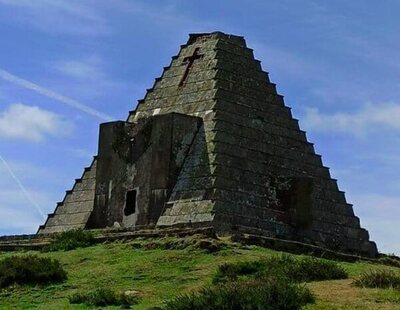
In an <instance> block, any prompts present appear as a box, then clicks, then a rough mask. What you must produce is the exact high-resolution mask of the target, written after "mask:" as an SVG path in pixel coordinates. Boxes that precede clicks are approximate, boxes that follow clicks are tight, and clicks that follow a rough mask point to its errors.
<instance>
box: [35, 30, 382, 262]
mask: <svg viewBox="0 0 400 310" xmlns="http://www.w3.org/2000/svg"><path fill="white" fill-rule="evenodd" d="M112 226H117V227H121V226H122V227H129V228H139V227H146V228H148V227H160V228H161V227H170V226H213V227H214V228H215V230H216V231H217V232H219V233H230V232H231V233H232V232H244V233H246V232H247V233H252V234H258V235H263V236H268V237H275V238H282V239H287V240H296V241H301V242H304V243H309V244H314V245H318V246H322V247H325V248H329V249H333V250H336V251H340V252H345V253H355V254H361V255H366V256H375V255H376V254H377V249H376V245H375V243H374V242H371V241H369V235H368V232H367V231H366V230H365V229H363V228H361V227H360V221H359V219H358V217H356V216H355V215H354V213H353V208H352V205H350V204H348V203H347V202H346V198H345V195H344V192H342V191H340V190H339V189H338V185H337V182H336V180H335V179H332V178H331V176H330V173H329V168H327V167H325V166H324V165H323V164H322V161H321V156H320V155H317V154H316V153H315V151H314V147H313V144H312V143H310V142H308V141H307V138H306V134H305V132H304V131H302V130H300V128H299V125H298V120H296V119H294V118H293V117H292V114H291V109H290V108H289V107H287V106H285V104H284V101H283V97H282V96H281V95H279V94H278V93H277V92H276V87H275V84H273V83H271V82H270V81H269V78H268V74H267V73H266V72H264V71H262V68H261V65H260V61H258V60H256V59H254V55H253V51H252V50H251V49H250V48H248V47H247V46H246V42H245V40H244V38H243V37H239V36H234V35H227V34H224V33H221V32H213V33H204V34H191V35H190V36H189V40H188V42H187V43H186V44H185V45H182V46H181V49H180V51H179V53H178V55H177V56H174V57H172V61H171V64H170V65H169V66H168V67H165V68H164V72H163V73H162V76H161V77H159V78H157V79H156V80H155V83H154V86H153V87H152V88H151V89H148V90H147V93H146V96H145V98H144V99H142V100H139V102H138V105H137V108H136V110H135V111H131V112H130V113H129V117H128V119H127V121H126V122H123V121H117V122H111V123H105V124H102V125H101V126H100V138H99V151H98V156H96V157H95V159H94V160H93V162H92V164H91V166H90V167H89V168H86V169H85V173H84V174H83V177H82V178H81V179H78V180H77V181H76V184H75V185H74V187H73V189H72V190H70V191H67V195H66V197H65V198H64V200H63V201H62V202H60V203H58V205H57V208H56V210H55V212H54V214H51V215H49V218H48V220H47V221H46V223H45V224H44V225H42V226H41V227H40V228H39V233H51V232H57V231H64V230H68V229H73V228H105V227H112Z"/></svg>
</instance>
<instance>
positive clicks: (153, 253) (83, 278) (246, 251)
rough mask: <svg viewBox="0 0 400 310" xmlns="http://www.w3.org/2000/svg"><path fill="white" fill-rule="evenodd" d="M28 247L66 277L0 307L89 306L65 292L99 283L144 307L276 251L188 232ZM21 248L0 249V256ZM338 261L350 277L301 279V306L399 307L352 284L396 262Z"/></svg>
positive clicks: (9, 294)
mask: <svg viewBox="0 0 400 310" xmlns="http://www.w3.org/2000/svg"><path fill="white" fill-rule="evenodd" d="M29 253H34V254H37V255H39V256H41V257H50V258H55V259H58V260H59V261H60V262H61V263H62V265H63V267H64V269H65V270H66V271H67V273H68V280H67V281H66V282H64V283H62V284H52V285H48V286H44V287H38V286H36V287H32V286H17V285H14V286H12V287H9V288H6V289H3V290H0V309H88V307H86V306H84V305H72V304H70V302H69V296H71V295H72V294H74V293H76V292H86V291H90V290H93V289H96V288H99V287H111V288H113V289H115V290H118V291H121V292H124V291H136V294H138V296H139V298H140V301H139V304H137V305H135V306H133V308H134V309H148V308H149V307H151V306H157V305H162V303H163V302H164V301H166V300H169V299H171V298H173V297H175V296H177V295H179V294H181V293H185V292H192V291H198V290H199V289H200V288H201V287H203V286H205V285H210V284H211V282H212V278H213V276H214V275H215V273H216V271H217V268H218V266H219V265H221V264H223V263H227V262H238V261H254V260H259V259H263V258H268V257H271V256H273V255H278V254H279V253H280V252H277V251H273V250H270V249H265V248H261V247H257V246H247V245H241V244H237V243H233V242H231V241H230V240H229V239H228V238H226V239H220V240H211V239H208V240H206V239H204V237H201V236H191V237H186V238H183V239H178V238H173V237H164V238H156V239H135V240H131V241H115V242H112V243H104V244H97V245H93V246H90V247H86V248H79V249H75V250H71V251H57V252H48V253H41V252H36V251H30V252H29ZM24 254H26V253H22V252H3V253H0V260H1V259H3V258H6V257H9V256H12V255H24ZM340 265H341V266H343V267H344V269H345V270H346V271H347V272H348V274H349V276H350V278H349V279H345V280H331V281H319V282H310V283H307V284H305V285H306V286H307V287H309V288H310V289H311V291H312V292H313V293H314V295H315V297H316V302H315V303H314V304H311V305H308V306H306V309H310V310H311V309H400V290H396V289H369V288H359V287H356V286H355V285H354V284H353V280H354V279H355V278H356V277H358V276H359V275H360V274H361V273H363V272H365V271H369V270H376V269H386V270H396V271H400V269H399V268H395V267H389V266H383V265H378V264H373V263H367V262H355V263H346V262H340ZM107 309H119V308H118V307H109V308H107Z"/></svg>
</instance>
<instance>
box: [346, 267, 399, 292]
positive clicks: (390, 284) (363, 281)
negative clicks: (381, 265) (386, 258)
mask: <svg viewBox="0 0 400 310" xmlns="http://www.w3.org/2000/svg"><path fill="white" fill-rule="evenodd" d="M354 284H355V285H356V286H360V287H370V288H397V289H400V274H399V273H395V272H394V271H391V270H371V271H367V272H364V273H363V274H361V276H360V277H358V278H357V279H356V280H355V281H354Z"/></svg>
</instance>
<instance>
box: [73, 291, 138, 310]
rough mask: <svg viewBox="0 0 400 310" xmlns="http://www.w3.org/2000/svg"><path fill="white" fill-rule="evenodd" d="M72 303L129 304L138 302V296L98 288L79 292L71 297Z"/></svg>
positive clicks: (98, 305) (95, 304)
mask: <svg viewBox="0 0 400 310" xmlns="http://www.w3.org/2000/svg"><path fill="white" fill-rule="evenodd" d="M69 302H70V303H71V304H85V305H87V306H90V307H105V306H129V305H134V304H137V303H138V298H137V297H136V296H129V295H126V294H124V293H119V292H116V291H114V290H112V289H109V288H98V289H96V290H93V291H89V292H77V293H75V294H74V295H72V296H70V297H69Z"/></svg>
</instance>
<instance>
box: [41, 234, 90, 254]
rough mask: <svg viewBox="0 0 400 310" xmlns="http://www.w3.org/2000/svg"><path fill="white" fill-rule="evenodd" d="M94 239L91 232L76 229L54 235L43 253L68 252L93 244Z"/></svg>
mask: <svg viewBox="0 0 400 310" xmlns="http://www.w3.org/2000/svg"><path fill="white" fill-rule="evenodd" d="M94 242H95V239H94V235H93V233H92V232H90V231H87V230H83V229H76V230H69V231H65V232H62V233H59V234H57V235H55V237H54V239H53V240H52V241H51V242H50V244H49V245H48V246H47V247H45V248H44V249H43V250H44V251H69V250H73V249H76V248H80V247H86V246H90V245H92V244H94Z"/></svg>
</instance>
